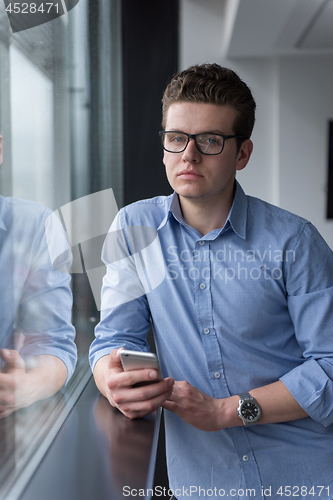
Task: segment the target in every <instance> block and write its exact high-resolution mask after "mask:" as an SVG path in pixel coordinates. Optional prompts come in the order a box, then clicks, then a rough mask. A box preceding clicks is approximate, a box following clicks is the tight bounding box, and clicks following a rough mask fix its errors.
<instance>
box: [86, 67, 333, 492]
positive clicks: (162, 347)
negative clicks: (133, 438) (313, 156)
mask: <svg viewBox="0 0 333 500" xmlns="http://www.w3.org/2000/svg"><path fill="white" fill-rule="evenodd" d="M254 114H255V102H254V100H253V97H252V94H251V91H250V90H249V88H248V87H247V86H246V84H245V83H244V82H242V81H241V80H240V79H239V77H238V76H237V75H236V74H235V73H234V72H233V71H231V70H228V69H225V68H221V67H220V66H218V65H216V64H213V65H203V66H194V67H191V68H189V69H188V70H186V71H184V72H181V73H180V74H178V75H176V76H175V77H174V78H173V79H172V81H171V83H170V84H169V85H168V87H167V89H166V91H165V93H164V97H163V128H164V132H162V133H161V135H162V140H163V147H164V164H165V167H166V173H167V177H168V180H169V183H170V185H171V186H172V188H173V189H174V191H175V193H174V194H173V195H172V196H170V197H157V198H154V199H152V200H145V201H142V202H138V203H135V204H133V205H130V206H128V207H125V208H124V209H123V210H121V211H120V213H119V216H118V218H117V220H116V221H115V223H114V225H113V227H112V228H111V231H114V230H115V229H118V228H122V229H123V231H126V228H127V227H128V226H140V225H141V226H150V227H154V228H155V229H156V230H157V232H158V236H159V240H160V244H161V248H162V252H163V257H164V262H165V267H166V277H165V279H164V281H163V282H162V284H161V285H160V286H158V287H157V288H155V289H154V290H151V291H150V292H149V293H146V294H145V295H143V296H142V297H139V298H136V299H133V300H132V301H130V302H126V303H124V304H122V305H118V306H116V307H114V308H112V309H108V310H106V311H105V312H104V313H103V314H102V319H101V323H100V324H99V326H98V327H97V329H96V340H95V341H94V343H93V345H92V348H91V363H92V366H93V368H94V376H95V380H96V383H97V385H98V387H99V389H100V390H101V392H102V393H103V394H104V395H105V396H106V397H107V398H108V400H109V401H110V403H111V404H112V405H113V406H116V407H118V408H119V409H120V411H122V412H123V413H124V414H125V415H126V416H128V417H129V418H135V417H141V416H144V415H146V414H147V413H149V412H151V411H153V410H154V409H155V408H157V407H158V406H163V407H164V408H165V409H166V410H168V411H166V412H165V425H166V447H167V463H168V474H169V479H170V487H171V489H172V490H173V492H174V495H175V497H176V498H181V497H184V496H185V497H186V496H192V498H199V497H205V496H206V497H208V496H213V497H219V496H233V497H235V498H240V497H243V496H252V497H256V498H264V497H270V498H276V499H278V498H281V497H283V496H289V495H294V496H295V495H300V496H306V497H307V498H322V495H323V494H324V495H325V497H326V498H333V426H332V422H333V335H332V330H333V255H332V251H331V250H330V249H329V247H328V246H327V245H326V243H325V242H324V241H323V239H322V238H321V236H320V235H319V234H318V232H317V231H316V229H315V228H314V227H313V226H312V225H311V224H310V223H309V222H308V221H305V220H304V219H301V218H300V217H297V216H296V215H293V214H290V213H289V212H286V211H284V210H281V209H279V208H277V207H274V206H272V205H270V204H268V203H265V202H263V201H261V200H258V199H256V198H252V197H249V196H246V195H245V194H244V192H243V190H242V189H241V187H240V185H239V184H238V183H237V182H236V181H235V175H236V172H237V171H238V170H242V169H243V168H244V167H245V166H246V165H247V163H248V161H249V159H250V156H251V153H252V147H253V146H252V142H251V140H250V137H251V132H252V128H253V125H254ZM105 255H106V256H107V249H106V253H105ZM106 263H107V265H108V273H107V276H106V278H105V282H104V288H103V296H105V297H108V303H107V304H106V306H107V307H110V305H112V297H113V296H116V290H117V286H118V285H117V284H120V283H121V282H122V280H123V281H125V280H126V279H127V277H128V276H133V275H134V274H135V266H134V265H132V264H131V266H129V269H128V273H127V274H126V273H124V272H123V273H121V271H120V270H119V269H120V268H119V266H118V268H117V263H112V262H106ZM131 279H132V278H131ZM150 321H151V323H152V325H153V329H154V334H155V341H156V346H157V351H158V355H159V359H160V362H161V365H162V371H163V374H164V376H166V378H165V379H164V380H163V381H161V382H158V383H155V384H151V385H148V386H145V387H133V385H134V384H136V383H137V382H140V381H147V380H154V379H155V378H156V376H157V374H156V373H155V372H154V371H151V370H136V371H131V372H123V371H122V368H121V364H120V362H119V348H120V347H125V348H127V349H137V350H146V349H147V343H146V340H145V335H146V333H147V331H148V329H149V325H150Z"/></svg>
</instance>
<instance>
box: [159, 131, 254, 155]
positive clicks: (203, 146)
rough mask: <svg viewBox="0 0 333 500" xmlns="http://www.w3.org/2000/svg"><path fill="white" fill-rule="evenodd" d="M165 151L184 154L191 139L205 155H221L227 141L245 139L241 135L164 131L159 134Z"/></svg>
mask: <svg viewBox="0 0 333 500" xmlns="http://www.w3.org/2000/svg"><path fill="white" fill-rule="evenodd" d="M159 135H160V137H161V139H162V145H163V149H165V151H168V152H169V153H182V152H183V151H185V149H186V147H187V145H188V143H189V142H190V139H193V140H194V142H195V145H196V147H197V150H198V151H200V153H202V154H204V155H219V154H221V153H222V151H223V148H224V143H225V141H226V140H227V139H234V138H235V139H244V137H243V136H241V135H222V134H186V133H185V132H176V131H168V130H167V131H164V130H162V131H161V132H159Z"/></svg>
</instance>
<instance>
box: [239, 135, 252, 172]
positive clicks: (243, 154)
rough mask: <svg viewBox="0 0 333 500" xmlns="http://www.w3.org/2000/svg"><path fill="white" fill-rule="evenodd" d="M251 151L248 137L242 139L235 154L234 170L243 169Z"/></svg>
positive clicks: (250, 142)
mask: <svg viewBox="0 0 333 500" xmlns="http://www.w3.org/2000/svg"><path fill="white" fill-rule="evenodd" d="M252 151H253V142H252V141H251V140H250V139H245V141H243V143H242V145H241V147H240V150H239V151H238V155H237V165H236V170H243V168H245V167H246V165H247V164H248V161H249V159H250V157H251V154H252Z"/></svg>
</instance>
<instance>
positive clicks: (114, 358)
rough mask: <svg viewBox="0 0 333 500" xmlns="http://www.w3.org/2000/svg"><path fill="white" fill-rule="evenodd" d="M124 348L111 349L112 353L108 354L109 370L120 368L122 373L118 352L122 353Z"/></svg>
mask: <svg viewBox="0 0 333 500" xmlns="http://www.w3.org/2000/svg"><path fill="white" fill-rule="evenodd" d="M124 349H125V348H124V347H121V348H120V349H113V351H111V352H110V354H109V368H111V369H112V368H120V369H121V371H123V365H122V364H121V361H120V351H123V350H124Z"/></svg>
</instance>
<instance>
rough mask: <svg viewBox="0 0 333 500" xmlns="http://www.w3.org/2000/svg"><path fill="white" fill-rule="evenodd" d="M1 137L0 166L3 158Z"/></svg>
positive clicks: (0, 136) (0, 138)
mask: <svg viewBox="0 0 333 500" xmlns="http://www.w3.org/2000/svg"><path fill="white" fill-rule="evenodd" d="M2 144H3V141H2V135H0V165H1V164H2V160H3V156H2Z"/></svg>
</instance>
